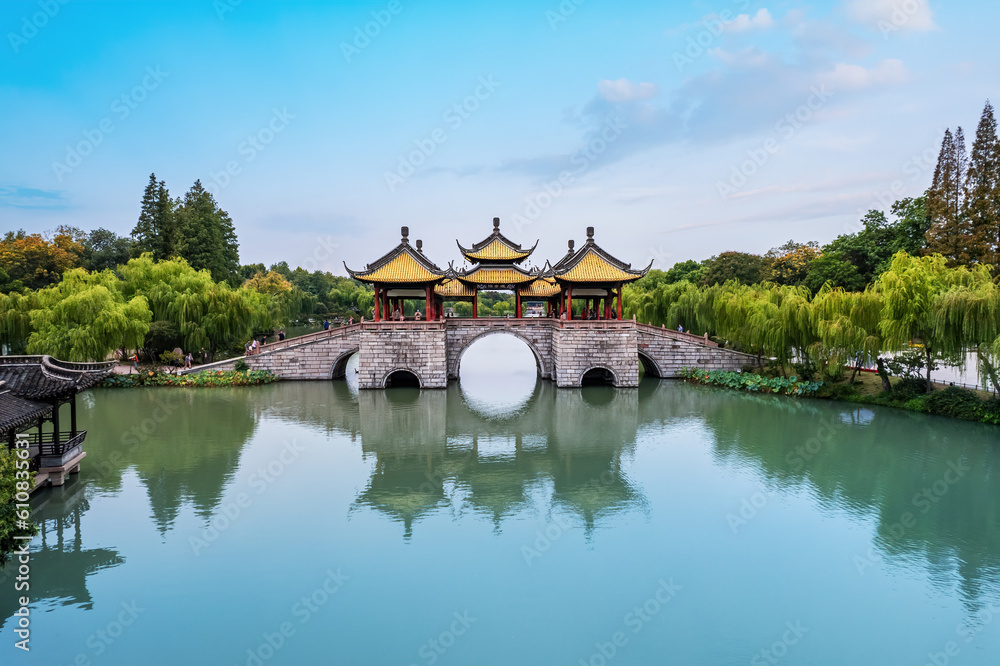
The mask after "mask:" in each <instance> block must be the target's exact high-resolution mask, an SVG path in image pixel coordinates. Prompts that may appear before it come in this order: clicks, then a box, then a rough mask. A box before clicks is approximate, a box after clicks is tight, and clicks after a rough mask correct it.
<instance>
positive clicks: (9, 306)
mask: <svg viewBox="0 0 1000 666" xmlns="http://www.w3.org/2000/svg"><path fill="white" fill-rule="evenodd" d="M36 301H37V298H36V297H35V292H31V291H29V292H26V293H23V294H18V293H10V294H0V345H3V346H4V347H5V348H6V353H8V354H15V353H23V352H24V349H25V347H26V346H27V344H28V336H29V335H31V315H30V312H31V310H32V308H33V307H34V304H35V302H36Z"/></svg>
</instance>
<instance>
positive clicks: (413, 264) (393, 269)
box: [355, 252, 441, 283]
mask: <svg viewBox="0 0 1000 666" xmlns="http://www.w3.org/2000/svg"><path fill="white" fill-rule="evenodd" d="M355 278H356V279H358V280H364V281H365V282H400V283H403V282H437V281H438V280H440V279H441V276H440V275H437V274H434V273H432V272H430V271H429V270H427V269H426V268H424V267H423V266H421V265H420V264H419V263H417V261H416V259H414V258H413V257H411V256H410V255H409V254H407V253H406V252H400V253H399V254H398V255H396V256H395V257H393V259H392V260H391V261H389V262H388V263H387V264H385V265H384V266H380V267H379V268H376V269H375V270H374V271H371V272H370V273H362V272H359V273H358V274H356V275H355Z"/></svg>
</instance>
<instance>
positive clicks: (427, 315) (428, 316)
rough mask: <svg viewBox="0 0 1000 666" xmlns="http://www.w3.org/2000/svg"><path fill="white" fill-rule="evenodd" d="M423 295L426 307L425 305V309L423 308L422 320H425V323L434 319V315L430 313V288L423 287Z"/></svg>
mask: <svg viewBox="0 0 1000 666" xmlns="http://www.w3.org/2000/svg"><path fill="white" fill-rule="evenodd" d="M424 295H425V296H426V299H425V300H426V301H427V305H426V307H424V318H426V319H427V321H431V320H432V319H434V315H433V314H432V313H431V288H430V287H425V288H424Z"/></svg>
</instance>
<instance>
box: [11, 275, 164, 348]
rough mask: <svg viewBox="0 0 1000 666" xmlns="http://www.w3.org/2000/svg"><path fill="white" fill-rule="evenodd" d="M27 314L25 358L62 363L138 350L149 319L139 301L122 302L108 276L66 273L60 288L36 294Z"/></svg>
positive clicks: (117, 284)
mask: <svg viewBox="0 0 1000 666" xmlns="http://www.w3.org/2000/svg"><path fill="white" fill-rule="evenodd" d="M35 296H36V297H37V301H36V302H35V303H34V306H35V307H34V309H32V310H31V311H30V312H29V316H30V318H31V328H32V333H31V335H30V336H29V337H28V353H30V354H50V355H52V356H55V357H56V358H59V359H62V360H64V361H103V360H104V359H106V358H107V356H108V354H109V353H110V352H111V351H112V350H113V349H118V348H121V347H127V348H138V347H140V346H141V345H142V341H143V339H144V338H145V336H146V333H147V332H148V331H149V321H150V319H151V318H152V315H151V313H150V311H149V307H148V305H147V303H146V299H145V298H143V297H142V296H136V297H134V298H132V299H130V300H126V299H125V298H124V297H123V295H122V292H121V283H120V281H119V280H118V278H117V277H116V276H115V275H114V273H112V272H111V271H103V272H101V273H92V274H88V273H87V272H86V271H85V270H83V269H80V268H77V269H73V270H70V271H67V272H66V274H65V275H64V277H63V280H62V282H60V283H59V284H57V285H53V286H51V287H47V288H45V289H41V290H39V291H38V292H37V293H36V294H35Z"/></svg>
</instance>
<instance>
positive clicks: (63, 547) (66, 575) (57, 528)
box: [0, 481, 125, 628]
mask: <svg viewBox="0 0 1000 666" xmlns="http://www.w3.org/2000/svg"><path fill="white" fill-rule="evenodd" d="M85 490H86V485H85V484H84V483H81V482H80V481H72V482H70V483H67V484H66V485H64V486H62V487H61V488H53V489H52V490H51V491H50V492H49V493H47V494H46V496H45V499H44V500H43V501H42V502H41V503H40V504H39V505H38V506H37V507H36V508H35V510H34V512H33V514H32V520H34V521H35V523H37V524H38V527H39V529H40V533H39V535H38V538H37V539H36V540H35V541H34V542H32V544H31V592H30V597H31V600H32V603H36V602H38V601H44V600H50V601H52V602H56V603H59V604H62V605H79V606H80V607H81V608H85V609H88V610H89V609H90V608H91V607H92V605H93V600H92V599H91V597H90V591H89V590H88V589H87V576H90V575H92V574H94V573H97V572H98V571H101V570H102V569H107V568H110V567H115V566H118V565H119V564H122V563H124V561H125V560H124V559H123V558H122V557H121V555H119V554H118V552H117V551H115V550H109V549H106V548H91V549H84V548H83V544H82V538H83V537H82V533H81V529H80V519H81V516H82V515H83V514H84V513H85V512H86V511H87V510H88V509H89V508H90V505H89V503H88V502H87V499H86V497H85ZM16 572H17V562H16V561H13V560H12V561H11V562H10V563H8V565H7V567H6V568H5V569H3V570H2V571H0V585H2V586H3V587H4V588H5V590H7V591H10V590H13V586H14V582H13V580H12V579H13V577H14V576H16ZM8 586H9V587H8ZM16 597H17V595H15V594H13V593H10V594H8V593H6V592H5V593H4V594H2V595H0V628H2V627H3V624H4V622H5V620H6V618H10V617H11V616H12V615H13V613H14V611H15V610H17V605H16V604H15V600H16Z"/></svg>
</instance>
